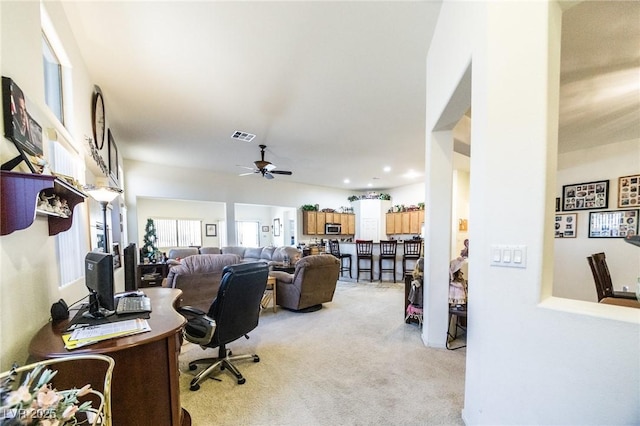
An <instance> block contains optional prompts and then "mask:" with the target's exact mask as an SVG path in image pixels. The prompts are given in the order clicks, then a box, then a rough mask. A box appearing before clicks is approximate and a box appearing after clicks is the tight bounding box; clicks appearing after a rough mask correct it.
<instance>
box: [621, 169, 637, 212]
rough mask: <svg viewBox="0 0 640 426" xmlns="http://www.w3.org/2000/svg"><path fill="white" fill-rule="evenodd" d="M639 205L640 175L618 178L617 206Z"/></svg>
mask: <svg viewBox="0 0 640 426" xmlns="http://www.w3.org/2000/svg"><path fill="white" fill-rule="evenodd" d="M635 206H640V175H632V176H623V177H621V178H619V179H618V207H622V208H624V207H635Z"/></svg>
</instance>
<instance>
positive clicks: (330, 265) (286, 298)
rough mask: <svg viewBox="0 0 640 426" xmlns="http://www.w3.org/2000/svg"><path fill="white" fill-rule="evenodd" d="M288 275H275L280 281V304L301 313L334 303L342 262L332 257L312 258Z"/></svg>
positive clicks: (307, 258)
mask: <svg viewBox="0 0 640 426" xmlns="http://www.w3.org/2000/svg"><path fill="white" fill-rule="evenodd" d="M284 274H286V272H285V273H284ZM284 274H282V275H281V273H278V272H271V275H273V276H275V277H276V286H277V287H276V289H277V291H276V297H277V301H276V302H277V304H278V305H280V306H282V307H284V308H287V309H292V310H301V309H305V308H309V307H311V306H315V305H321V304H322V303H325V302H330V301H332V300H333V295H334V293H335V290H336V284H337V282H338V276H339V275H340V261H339V260H338V259H337V258H336V257H334V256H330V255H325V254H319V255H311V256H307V257H303V258H302V259H300V260H299V261H298V262H297V263H296V269H295V271H294V273H293V274H286V275H284ZM279 278H282V279H279Z"/></svg>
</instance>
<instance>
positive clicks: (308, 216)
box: [302, 210, 317, 235]
mask: <svg viewBox="0 0 640 426" xmlns="http://www.w3.org/2000/svg"><path fill="white" fill-rule="evenodd" d="M316 218H317V216H316V212H315V211H308V210H303V211H302V233H303V234H305V235H316Z"/></svg>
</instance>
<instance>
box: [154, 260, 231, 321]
mask: <svg viewBox="0 0 640 426" xmlns="http://www.w3.org/2000/svg"><path fill="white" fill-rule="evenodd" d="M237 263H240V257H239V256H238V255H235V254H199V255H195V256H189V257H186V258H184V259H182V262H181V263H180V264H179V265H176V266H173V267H172V268H171V269H169V274H168V275H167V282H166V286H167V287H172V288H179V289H181V290H182V296H181V298H180V305H182V306H184V305H190V306H194V307H196V308H199V309H202V310H206V309H208V307H209V305H210V304H211V300H213V299H214V298H215V295H216V294H218V288H219V287H220V280H221V279H222V270H223V268H224V267H225V266H227V265H234V264H237Z"/></svg>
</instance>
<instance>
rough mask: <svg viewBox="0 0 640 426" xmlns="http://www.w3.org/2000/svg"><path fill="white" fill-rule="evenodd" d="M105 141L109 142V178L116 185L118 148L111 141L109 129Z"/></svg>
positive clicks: (113, 141) (111, 136) (112, 140)
mask: <svg viewBox="0 0 640 426" xmlns="http://www.w3.org/2000/svg"><path fill="white" fill-rule="evenodd" d="M107 140H108V141H109V176H111V179H113V181H114V182H115V183H116V184H117V183H118V146H117V145H116V141H115V140H114V139H113V133H111V129H109V130H108V131H107Z"/></svg>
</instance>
